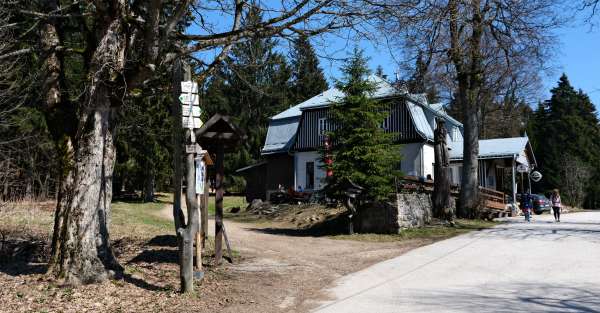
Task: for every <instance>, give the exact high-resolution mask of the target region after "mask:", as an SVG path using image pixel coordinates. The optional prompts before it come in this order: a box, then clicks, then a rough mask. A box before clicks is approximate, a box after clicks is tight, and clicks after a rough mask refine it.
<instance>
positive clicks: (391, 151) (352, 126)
mask: <svg viewBox="0 0 600 313" xmlns="http://www.w3.org/2000/svg"><path fill="white" fill-rule="evenodd" d="M367 61H368V60H367V59H366V58H365V56H364V55H363V52H362V51H361V50H358V49H355V50H354V53H353V55H352V56H351V57H350V58H349V60H348V61H347V62H346V64H345V65H344V66H343V67H342V69H341V70H342V73H343V79H342V81H339V82H338V83H337V88H339V89H340V90H341V91H343V92H344V94H345V98H344V99H343V101H342V102H341V103H335V104H332V106H331V113H332V125H333V127H334V130H333V131H332V132H331V133H330V134H329V136H330V138H331V142H332V143H333V145H332V150H331V153H332V159H333V163H332V164H331V169H332V170H333V176H331V177H329V178H328V186H329V188H328V193H329V194H330V196H333V197H335V196H336V195H339V194H340V193H339V192H340V188H341V186H342V185H343V184H344V182H346V181H347V180H350V181H352V182H353V183H355V184H358V185H359V186H361V187H364V188H366V195H367V197H368V198H369V199H372V200H384V199H387V198H388V197H389V195H390V194H391V193H392V192H393V190H394V189H393V178H394V174H396V172H395V171H394V168H395V166H396V165H397V164H398V162H399V160H400V149H399V146H398V145H396V144H394V142H393V134H390V133H385V131H384V129H382V128H381V124H382V122H383V121H384V119H385V118H386V117H387V115H388V114H389V113H388V112H386V111H385V104H384V103H382V102H380V101H376V100H373V99H371V98H370V93H372V92H373V91H374V90H375V87H376V86H375V85H374V84H373V82H372V81H370V80H368V79H367V76H368V75H369V73H370V71H369V69H368V68H367ZM323 157H325V156H323Z"/></svg>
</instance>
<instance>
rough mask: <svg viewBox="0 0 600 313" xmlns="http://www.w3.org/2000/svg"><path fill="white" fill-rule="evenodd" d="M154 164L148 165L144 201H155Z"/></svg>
mask: <svg viewBox="0 0 600 313" xmlns="http://www.w3.org/2000/svg"><path fill="white" fill-rule="evenodd" d="M154 181H155V175H154V165H151V166H149V167H148V174H147V175H146V182H145V186H144V189H145V192H144V202H153V201H154Z"/></svg>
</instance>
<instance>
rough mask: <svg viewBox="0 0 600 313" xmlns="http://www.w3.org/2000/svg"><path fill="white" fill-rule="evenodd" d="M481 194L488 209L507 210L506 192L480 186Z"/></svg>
mask: <svg viewBox="0 0 600 313" xmlns="http://www.w3.org/2000/svg"><path fill="white" fill-rule="evenodd" d="M479 194H480V195H481V197H482V198H483V199H484V200H485V206H486V208H490V209H496V210H505V209H506V195H505V194H504V192H501V191H498V190H493V189H489V188H485V187H481V186H480V187H479Z"/></svg>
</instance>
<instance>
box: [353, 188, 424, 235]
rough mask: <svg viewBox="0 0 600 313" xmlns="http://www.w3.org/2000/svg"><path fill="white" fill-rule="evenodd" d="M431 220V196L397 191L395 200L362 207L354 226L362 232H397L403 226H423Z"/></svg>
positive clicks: (403, 227)
mask: <svg viewBox="0 0 600 313" xmlns="http://www.w3.org/2000/svg"><path fill="white" fill-rule="evenodd" d="M430 222H431V197H430V195H429V194H426V193H399V194H396V201H395V202H387V203H373V204H369V205H366V206H365V207H363V208H362V209H361V210H360V212H359V214H358V216H357V218H356V220H355V228H356V229H357V231H359V232H362V233H383V234H392V233H398V232H400V231H401V230H402V229H405V228H413V227H423V226H425V225H426V224H429V223H430Z"/></svg>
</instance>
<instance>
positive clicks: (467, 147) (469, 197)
mask: <svg viewBox="0 0 600 313" xmlns="http://www.w3.org/2000/svg"><path fill="white" fill-rule="evenodd" d="M477 116H478V110H477V107H476V104H471V103H467V105H465V122H464V146H463V164H462V166H463V168H462V171H463V172H462V181H461V188H460V196H459V206H458V210H457V213H458V215H459V216H461V217H469V218H471V217H474V216H475V213H476V210H477V209H478V207H479V182H478V179H477V172H478V171H477V169H478V162H477V161H478V154H479V136H478V133H479V131H478V128H479V127H478V121H477Z"/></svg>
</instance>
